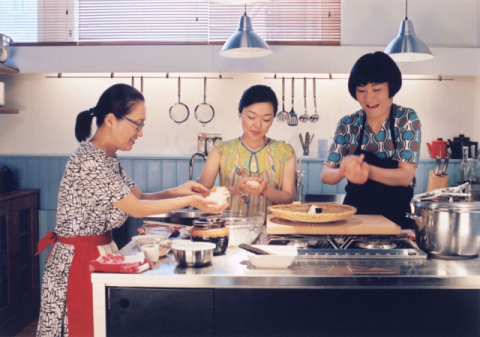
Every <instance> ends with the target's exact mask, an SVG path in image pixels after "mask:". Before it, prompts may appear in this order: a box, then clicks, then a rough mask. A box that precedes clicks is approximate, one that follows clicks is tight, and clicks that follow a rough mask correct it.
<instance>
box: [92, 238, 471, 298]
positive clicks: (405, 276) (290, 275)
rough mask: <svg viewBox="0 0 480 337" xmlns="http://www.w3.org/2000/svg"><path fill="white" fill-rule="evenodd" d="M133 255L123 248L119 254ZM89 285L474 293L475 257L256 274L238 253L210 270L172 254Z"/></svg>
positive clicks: (339, 263)
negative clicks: (138, 271) (140, 269)
mask: <svg viewBox="0 0 480 337" xmlns="http://www.w3.org/2000/svg"><path fill="white" fill-rule="evenodd" d="M134 252H137V250H136V248H134V244H133V242H132V243H129V244H128V245H127V246H126V247H125V248H124V249H123V253H125V254H131V253H134ZM92 281H93V282H94V283H104V284H106V285H112V286H136V287H151V286H155V287H178V288H182V287H195V288H198V287H202V288H218V287H228V288H235V287H251V288H263V287H268V288H305V287H311V288H412V289H422V288H437V289H441V288H448V289H480V258H476V259H471V260H457V261H446V260H433V259H418V260H385V259H384V260H362V259H347V260H345V259H342V260H332V259H329V260H302V259H297V260H295V262H294V263H293V264H292V266H290V268H287V269H256V268H254V267H253V266H252V265H251V264H250V262H249V260H248V257H247V255H246V254H245V252H244V251H243V250H242V249H239V248H228V250H227V253H226V254H225V255H223V256H214V257H213V262H212V264H211V265H209V266H206V267H201V268H184V267H180V266H178V265H177V263H176V262H175V258H174V256H173V254H172V253H169V254H168V255H167V256H166V257H164V258H161V259H160V260H159V262H158V264H156V265H155V266H154V268H153V269H152V270H148V271H146V272H143V273H142V274H133V275H132V274H105V273H96V274H93V275H92Z"/></svg>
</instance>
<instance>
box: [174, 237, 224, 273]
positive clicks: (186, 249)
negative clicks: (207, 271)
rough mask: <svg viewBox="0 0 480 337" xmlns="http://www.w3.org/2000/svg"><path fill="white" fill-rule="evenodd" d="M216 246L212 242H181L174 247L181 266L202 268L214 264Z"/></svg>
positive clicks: (176, 258)
mask: <svg viewBox="0 0 480 337" xmlns="http://www.w3.org/2000/svg"><path fill="white" fill-rule="evenodd" d="M215 247H216V245H215V244H214V243H210V242H184V241H183V242H179V243H174V244H173V245H172V252H173V255H174V256H175V260H176V261H177V263H178V264H179V265H181V266H187V267H202V266H206V265H209V264H210V263H211V262H212V258H213V250H214V249H215Z"/></svg>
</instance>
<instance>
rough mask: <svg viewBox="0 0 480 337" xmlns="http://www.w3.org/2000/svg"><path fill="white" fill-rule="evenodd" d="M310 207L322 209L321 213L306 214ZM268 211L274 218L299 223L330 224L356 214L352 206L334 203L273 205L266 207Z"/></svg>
mask: <svg viewBox="0 0 480 337" xmlns="http://www.w3.org/2000/svg"><path fill="white" fill-rule="evenodd" d="M311 205H315V206H317V207H319V208H321V209H322V213H318V214H308V213H307V212H308V209H309V207H310V206H311ZM268 210H269V211H270V212H271V213H272V214H273V215H274V216H276V217H278V218H282V219H286V220H290V221H299V222H313V223H322V222H332V221H340V220H345V219H347V218H348V217H350V216H352V215H353V214H355V213H356V212H357V209H356V208H355V207H353V206H348V205H341V204H336V203H329V202H327V203H317V202H313V203H307V204H288V205H274V206H270V207H268Z"/></svg>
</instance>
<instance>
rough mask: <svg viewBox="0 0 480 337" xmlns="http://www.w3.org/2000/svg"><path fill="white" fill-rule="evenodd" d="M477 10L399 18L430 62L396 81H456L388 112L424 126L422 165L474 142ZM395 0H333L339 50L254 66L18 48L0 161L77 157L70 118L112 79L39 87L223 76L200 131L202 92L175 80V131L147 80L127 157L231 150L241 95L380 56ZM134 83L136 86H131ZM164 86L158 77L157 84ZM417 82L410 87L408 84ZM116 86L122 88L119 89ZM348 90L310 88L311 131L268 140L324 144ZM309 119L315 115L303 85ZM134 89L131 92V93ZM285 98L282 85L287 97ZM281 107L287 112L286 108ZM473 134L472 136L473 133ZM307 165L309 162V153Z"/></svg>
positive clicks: (200, 57) (479, 89) (144, 49)
mask: <svg viewBox="0 0 480 337" xmlns="http://www.w3.org/2000/svg"><path fill="white" fill-rule="evenodd" d="M479 8H480V0H415V1H410V2H409V11H408V13H409V14H408V16H409V18H410V19H411V20H412V21H413V23H414V26H415V30H416V32H417V35H418V36H419V37H420V38H421V39H422V40H423V41H424V42H425V43H427V45H429V46H430V47H431V49H432V51H433V52H434V54H435V56H436V57H435V58H434V59H433V60H432V61H424V62H416V63H410V64H407V63H403V64H399V66H400V68H401V70H402V73H404V74H422V75H423V74H430V75H434V76H438V75H443V76H444V77H448V78H454V81H442V82H439V81H423V80H405V81H404V85H403V88H402V90H401V91H400V93H399V94H398V95H397V96H396V98H395V102H396V103H398V104H401V105H404V106H408V107H411V108H414V109H415V110H417V112H418V114H419V116H420V119H421V121H422V125H423V141H422V157H424V158H425V157H428V152H427V148H426V145H425V143H426V142H427V141H431V140H434V139H436V138H437V137H443V138H444V139H447V138H450V139H451V138H452V137H454V136H456V135H458V134H459V133H464V134H466V135H468V136H471V137H472V138H473V139H474V140H480V117H479V116H480V101H479V99H478V98H477V97H479V95H480V80H479V78H480V48H478V46H479V45H480V43H479V40H480V38H479V34H478V33H479V27H480V23H479V22H480V19H479V17H480V14H479ZM404 11H405V1H404V0H343V1H342V27H341V29H342V46H341V47H305V46H304V47H292V46H274V47H273V49H274V51H275V52H274V54H273V55H272V56H269V57H266V58H259V59H246V60H238V59H226V58H222V57H220V56H218V49H219V48H220V46H81V47H18V48H17V50H16V53H15V54H14V56H13V57H12V58H11V59H10V60H8V64H9V65H12V66H18V67H19V68H20V71H21V74H19V75H9V76H4V77H2V81H4V82H6V101H7V105H8V106H10V107H15V108H19V109H20V114H18V115H0V154H41V155H65V154H69V153H71V152H72V150H73V149H75V148H76V146H77V142H76V140H75V138H74V132H73V129H74V123H75V117H76V115H77V113H78V112H80V111H82V110H84V109H86V108H89V107H91V106H93V105H95V103H96V101H97V100H98V97H99V96H100V94H101V93H102V92H103V90H105V89H106V88H107V87H108V86H109V85H111V84H113V83H118V82H120V80H111V79H60V80H59V79H47V78H46V76H47V75H54V74H47V73H56V72H66V71H70V72H79V73H82V72H87V71H95V72H110V71H115V72H121V71H123V72H141V74H142V75H144V76H148V75H152V73H151V72H154V71H155V72H160V71H161V72H177V73H174V74H172V76H177V75H178V74H181V75H182V76H188V75H192V76H200V77H201V76H204V75H210V76H218V73H219V72H222V74H223V76H224V77H228V76H231V77H233V78H234V80H222V81H219V80H212V81H210V82H209V84H208V88H209V90H208V96H207V99H208V102H210V103H211V104H212V105H213V106H214V107H215V111H216V116H215V118H214V120H213V121H212V123H210V124H209V125H207V127H205V128H204V127H202V126H201V125H200V124H199V123H198V122H197V121H196V120H195V119H194V117H193V110H194V108H195V106H196V105H197V104H198V103H199V102H200V101H201V100H202V88H203V86H202V81H201V80H185V81H184V82H183V83H184V84H183V90H182V96H183V98H184V100H185V102H186V103H187V104H188V106H189V107H190V110H191V116H190V119H189V120H188V121H187V122H186V123H184V124H182V125H178V126H177V125H175V124H174V123H173V122H172V121H171V120H170V119H169V117H168V108H169V107H170V105H171V104H172V103H174V102H176V99H177V97H176V90H177V89H176V88H177V85H176V81H175V80H165V79H156V80H155V79H146V80H145V92H144V93H145V97H146V100H147V109H148V110H147V113H148V120H147V126H146V127H145V135H144V137H143V139H142V140H140V141H139V142H137V144H136V145H135V147H134V149H133V150H132V151H131V152H130V153H127V154H126V155H148V156H158V155H167V156H176V155H182V156H183V155H191V154H192V153H193V152H195V150H196V137H197V133H198V132H200V131H210V130H219V131H223V133H224V138H225V139H229V138H232V137H237V136H239V135H240V134H241V127H240V124H239V122H238V118H237V115H236V105H237V103H238V100H239V98H240V96H241V94H242V92H243V90H245V89H246V88H247V87H249V86H250V85H253V84H260V83H263V84H267V85H270V86H272V88H274V90H275V91H276V92H277V95H278V97H279V98H280V95H281V92H280V90H281V82H280V81H274V80H266V79H264V78H265V77H271V76H272V75H273V74H274V73H277V75H278V76H282V73H283V75H285V76H290V77H291V76H292V75H293V76H295V77H304V76H306V75H308V76H309V77H312V76H318V77H325V73H327V72H331V73H343V74H346V73H348V72H349V71H350V69H351V67H352V65H353V63H354V62H355V60H356V59H357V58H358V57H359V56H360V55H362V54H364V53H367V52H372V51H375V50H382V49H383V46H385V45H386V44H387V43H388V42H389V41H390V40H391V39H392V38H393V37H394V36H395V35H396V32H397V30H398V26H399V23H400V21H401V20H403V18H404ZM137 75H138V74H137ZM159 75H160V76H164V75H165V73H161V74H159ZM416 78H419V76H416ZM125 81H126V83H130V81H128V80H125ZM346 82H347V81H346V80H345V79H343V80H320V81H318V83H317V95H318V107H319V113H320V114H321V116H322V117H321V120H320V122H319V123H317V124H315V125H313V124H310V123H309V124H307V125H300V126H298V127H296V128H293V127H288V126H286V125H281V124H278V123H275V124H274V125H273V127H272V129H271V131H270V134H269V135H270V136H271V137H272V138H276V139H283V140H287V141H289V142H291V143H293V144H294V145H295V146H296V148H298V149H299V146H298V133H299V132H302V133H305V132H306V131H309V132H310V133H315V138H316V139H319V138H329V137H331V136H332V135H333V132H334V130H335V125H336V123H337V121H338V119H339V118H340V117H342V116H343V115H345V114H350V113H352V112H354V111H356V110H357V109H358V103H357V102H355V101H354V100H353V99H352V98H351V97H350V96H349V94H348V91H347V86H346ZM308 86H309V100H308V110H309V113H313V102H312V97H311V96H312V94H311V81H310V82H309V83H308ZM137 87H138V81H137ZM302 90H303V87H302V83H301V81H297V83H296V95H295V110H296V111H297V113H301V112H302V111H303V99H302ZM289 94H290V86H289V85H288V84H287V97H288V95H289ZM286 107H287V109H288V110H290V108H291V107H290V98H287V104H286ZM477 130H478V131H477ZM313 153H315V151H313Z"/></svg>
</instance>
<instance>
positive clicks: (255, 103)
mask: <svg viewBox="0 0 480 337" xmlns="http://www.w3.org/2000/svg"><path fill="white" fill-rule="evenodd" d="M277 109H278V101H277V96H276V95H275V93H274V92H273V90H272V89H271V88H270V87H268V86H265V85H254V86H252V87H250V88H248V89H247V90H245V91H244V93H243V95H242V97H241V98H240V102H239V104H238V117H240V120H241V122H242V128H243V135H242V136H240V137H238V138H234V139H232V140H229V141H225V142H220V143H219V144H218V145H217V146H215V147H213V149H212V150H211V151H210V153H209V154H208V158H207V162H206V163H205V166H204V168H203V171H202V174H201V175H200V180H199V182H200V183H201V184H203V185H205V187H207V188H211V187H212V186H213V184H214V183H215V179H216V177H217V174H220V186H226V187H227V188H228V190H229V192H230V195H231V198H230V209H231V210H242V211H261V212H264V213H265V214H266V212H267V207H268V206H270V205H272V204H273V203H274V204H288V203H292V201H293V194H294V190H295V162H296V159H295V152H294V151H293V148H292V146H291V145H289V144H285V143H283V142H281V141H276V140H273V139H271V138H268V137H267V136H266V134H267V132H268V130H269V129H270V127H271V126H272V123H273V121H274V120H275V116H276V114H277Z"/></svg>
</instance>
